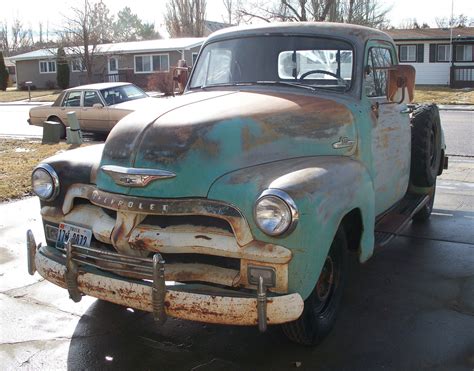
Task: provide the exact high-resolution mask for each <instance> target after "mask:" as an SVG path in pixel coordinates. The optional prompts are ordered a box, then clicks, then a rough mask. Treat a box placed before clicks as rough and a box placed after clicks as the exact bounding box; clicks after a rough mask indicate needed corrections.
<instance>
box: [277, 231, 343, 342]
mask: <svg viewBox="0 0 474 371" xmlns="http://www.w3.org/2000/svg"><path fill="white" fill-rule="evenodd" d="M347 254H348V247H347V238H346V235H345V232H344V229H343V228H342V226H340V227H339V229H338V230H337V233H336V236H335V237H334V240H333V242H332V244H331V248H330V250H329V253H328V256H327V258H326V261H325V264H324V267H323V270H322V272H321V274H320V276H319V279H318V282H317V283H316V286H315V287H314V289H313V292H312V293H311V295H310V296H309V297H308V298H307V299H306V300H305V302H304V310H303V313H302V314H301V316H300V318H298V319H297V320H296V321H293V322H288V323H285V324H283V325H282V327H283V332H284V333H285V335H286V336H287V337H288V338H289V339H290V340H291V341H293V342H295V343H298V344H303V345H316V344H318V343H319V342H321V341H322V340H323V339H324V338H325V337H326V335H327V334H328V333H329V331H330V330H331V329H332V327H333V325H334V322H335V320H336V314H337V312H338V309H339V306H340V303H341V299H342V293H343V291H344V286H345V281H346V276H347V264H348V256H347Z"/></svg>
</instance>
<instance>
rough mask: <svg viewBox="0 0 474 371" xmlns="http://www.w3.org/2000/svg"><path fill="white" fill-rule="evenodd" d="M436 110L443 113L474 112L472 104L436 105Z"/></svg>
mask: <svg viewBox="0 0 474 371" xmlns="http://www.w3.org/2000/svg"><path fill="white" fill-rule="evenodd" d="M438 108H439V109H440V110H443V111H474V105H472V104H438Z"/></svg>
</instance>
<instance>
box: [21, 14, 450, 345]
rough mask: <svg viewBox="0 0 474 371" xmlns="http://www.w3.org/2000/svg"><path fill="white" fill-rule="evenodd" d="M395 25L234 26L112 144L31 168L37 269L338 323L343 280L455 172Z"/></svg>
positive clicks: (219, 305)
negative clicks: (401, 58)
mask: <svg viewBox="0 0 474 371" xmlns="http://www.w3.org/2000/svg"><path fill="white" fill-rule="evenodd" d="M414 78H415V74H414V69H413V68H412V67H410V66H403V65H399V64H398V58H397V51H396V47H395V45H394V43H393V40H392V39H391V38H390V37H389V36H387V35H386V34H385V33H383V32H381V31H378V30H374V29H370V28H365V27H359V26H353V25H343V24H334V23H329V24H326V23H294V24H269V25H265V26H256V27H255V26H252V27H245V28H242V27H240V28H230V29H228V30H225V31H221V32H218V33H215V34H213V35H211V36H210V37H209V38H208V39H207V41H206V42H205V43H204V45H203V47H202V49H201V52H200V54H199V57H198V60H197V62H196V65H195V67H194V69H193V71H192V73H191V75H190V78H189V81H188V83H187V85H186V87H185V90H184V94H183V95H182V96H179V97H175V98H167V99H157V101H156V104H150V106H149V107H148V108H147V109H143V110H140V111H136V112H134V113H132V114H130V115H129V116H127V117H125V118H124V119H122V120H121V121H120V122H119V124H118V125H117V126H116V127H114V129H113V130H112V132H111V133H110V135H109V137H108V139H107V141H106V142H105V144H104V145H97V146H89V147H85V148H80V149H76V150H72V151H68V152H66V153H62V154H59V155H56V156H53V157H51V158H49V159H46V160H44V161H43V162H42V163H40V164H39V165H38V166H37V167H36V168H35V169H34V171H33V174H32V183H33V189H34V192H35V194H36V195H37V196H38V197H39V198H40V200H41V216H42V219H43V224H44V233H45V238H46V244H37V243H36V242H35V238H34V236H33V234H32V233H31V231H28V232H27V248H28V269H29V273H30V274H34V273H35V272H36V271H38V272H39V274H40V275H41V276H43V277H44V278H45V279H46V280H48V281H51V282H53V283H54V284H56V285H59V286H61V287H64V288H66V289H67V290H68V291H69V295H70V297H71V299H72V300H74V301H79V300H81V296H82V295H91V296H93V297H96V298H99V299H101V300H106V301H110V302H113V303H117V304H121V305H124V306H128V307H132V308H136V309H138V310H143V311H148V312H152V313H153V315H154V317H155V319H156V321H157V322H158V323H159V324H162V323H163V322H164V321H165V320H166V318H167V316H171V317H176V318H182V319H188V320H194V321H202V322H207V323H219V324H229V325H258V327H259V329H260V330H261V331H264V330H265V329H266V327H267V325H272V324H282V327H283V331H284V332H285V334H286V335H287V336H288V337H289V338H290V339H291V340H293V341H295V342H298V343H301V344H307V345H311V344H316V343H318V342H320V341H321V340H322V339H323V338H324V336H325V335H326V334H327V333H328V332H329V331H330V329H331V327H332V325H333V323H334V321H335V318H336V314H337V311H338V307H340V303H341V297H342V292H343V288H344V286H345V281H346V279H347V266H348V265H347V263H348V254H350V252H351V251H355V252H358V257H359V260H360V262H365V261H366V260H367V259H369V258H370V256H371V255H372V254H373V251H374V247H375V246H382V245H386V244H387V242H388V241H389V240H390V239H391V238H392V237H393V236H395V235H396V234H397V232H399V231H400V229H401V228H403V227H404V226H405V225H406V224H407V223H408V222H410V221H411V220H415V221H423V220H426V219H427V218H428V217H429V216H430V213H431V210H432V206H433V200H434V195H435V185H436V177H437V175H439V174H441V172H442V171H443V168H446V167H447V157H445V145H444V138H443V133H442V129H441V126H440V120H439V113H438V109H437V107H436V106H435V105H425V106H418V107H417V106H413V105H410V104H408V103H409V102H410V100H411V99H412V98H413V89H414V88H413V85H414Z"/></svg>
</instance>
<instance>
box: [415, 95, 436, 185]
mask: <svg viewBox="0 0 474 371" xmlns="http://www.w3.org/2000/svg"><path fill="white" fill-rule="evenodd" d="M411 124H412V131H411V169H410V179H411V183H412V184H413V185H414V186H417V187H431V186H433V185H434V184H435V181H436V176H437V175H438V171H439V167H440V162H441V121H440V118H439V111H438V106H436V104H430V105H423V106H420V107H418V108H417V109H416V110H415V112H413V117H412V120H411Z"/></svg>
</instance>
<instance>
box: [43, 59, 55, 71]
mask: <svg viewBox="0 0 474 371" xmlns="http://www.w3.org/2000/svg"><path fill="white" fill-rule="evenodd" d="M39 69H40V73H55V72H56V61H39Z"/></svg>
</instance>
